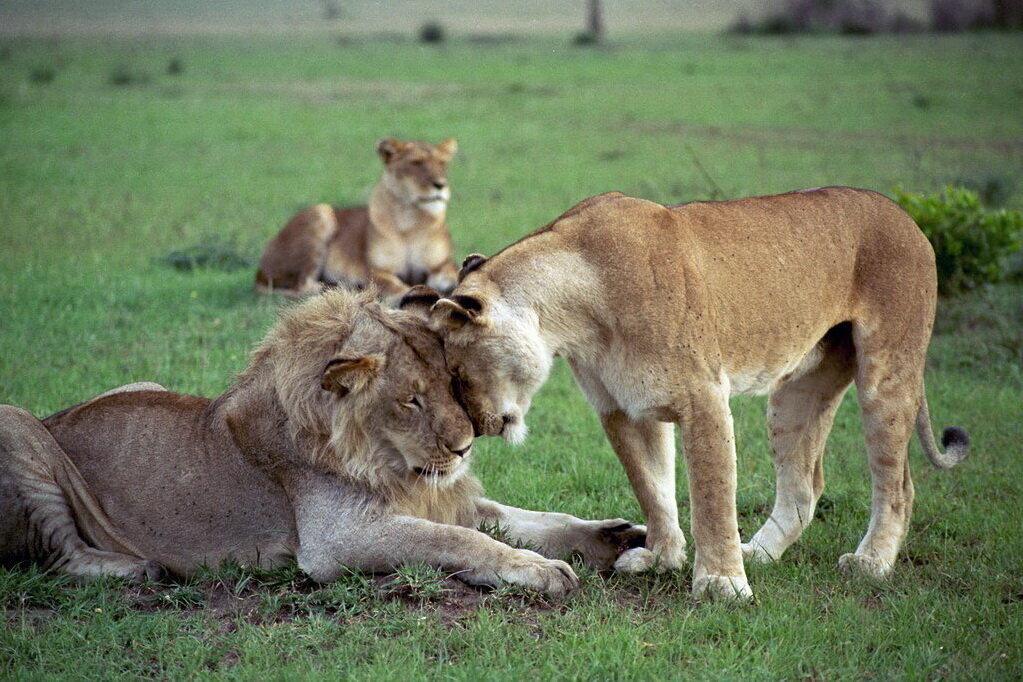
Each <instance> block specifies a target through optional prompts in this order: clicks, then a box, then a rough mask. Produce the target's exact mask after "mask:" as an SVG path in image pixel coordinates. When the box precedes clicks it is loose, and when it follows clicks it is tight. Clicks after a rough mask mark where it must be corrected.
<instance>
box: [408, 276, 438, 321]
mask: <svg viewBox="0 0 1023 682" xmlns="http://www.w3.org/2000/svg"><path fill="white" fill-rule="evenodd" d="M438 300H440V294H438V293H437V290H436V289H434V288H433V287H429V286H427V285H425V284H417V285H415V286H414V287H412V288H411V289H409V290H408V291H406V292H405V295H404V296H402V297H401V302H400V303H398V307H399V308H400V309H402V310H405V311H408V312H410V313H413V314H415V315H418V316H419V317H421V318H423V319H424V320H429V319H430V308H431V307H432V306H433V304H434V303H436V302H437V301H438Z"/></svg>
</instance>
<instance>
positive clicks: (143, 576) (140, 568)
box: [129, 559, 167, 583]
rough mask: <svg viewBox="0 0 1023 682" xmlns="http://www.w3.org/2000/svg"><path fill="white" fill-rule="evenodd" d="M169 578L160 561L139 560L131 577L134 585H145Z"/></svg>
mask: <svg viewBox="0 0 1023 682" xmlns="http://www.w3.org/2000/svg"><path fill="white" fill-rule="evenodd" d="M166 577H167V569H165V568H164V567H163V564H161V563H160V562H159V561H152V560H149V559H142V560H139V562H138V564H137V565H136V566H135V570H134V571H133V572H132V574H131V575H130V576H129V578H130V579H131V581H132V582H133V583H144V582H147V581H151V580H152V581H158V580H163V579H164V578H166Z"/></svg>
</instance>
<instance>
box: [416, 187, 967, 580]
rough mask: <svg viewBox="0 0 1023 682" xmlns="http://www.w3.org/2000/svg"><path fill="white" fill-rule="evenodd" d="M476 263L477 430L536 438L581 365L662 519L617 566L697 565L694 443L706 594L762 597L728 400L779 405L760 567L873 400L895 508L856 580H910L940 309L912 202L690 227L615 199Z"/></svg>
mask: <svg viewBox="0 0 1023 682" xmlns="http://www.w3.org/2000/svg"><path fill="white" fill-rule="evenodd" d="M470 261H471V265H469V266H468V267H466V268H464V269H463V274H462V278H461V281H460V284H459V285H458V286H457V287H456V289H455V290H454V292H453V294H452V296H451V298H450V299H442V300H441V301H440V302H439V303H438V305H437V306H436V309H435V315H436V316H437V317H438V318H439V319H438V322H439V323H440V324H442V325H443V326H445V327H446V328H447V332H446V348H447V350H446V352H447V354H448V359H449V364H452V366H453V367H455V368H456V371H459V372H462V373H463V377H464V378H465V379H466V380H467V381H469V382H470V384H476V386H475V387H472V386H469V387H468V388H467V389H466V390H465V391H464V392H465V394H466V395H467V399H466V400H467V407H468V409H469V412H470V416H471V417H472V418H473V420H474V422H476V424H477V427H478V429H479V430H481V431H482V432H484V433H491V434H497V433H503V435H505V436H506V437H510V438H512V439H520V438H521V437H522V436H524V432H525V429H524V424H523V422H522V417H523V415H524V413H525V411H526V410H527V409H528V406H529V400H530V398H531V396H532V393H533V392H534V391H535V390H536V388H538V387H539V385H540V384H541V383H542V382H543V380H544V378H545V377H546V372H547V369H548V368H549V363H550V358H551V357H552V356H554V355H563V356H565V357H566V358H567V359H568V361H569V363H570V365H571V367H572V369H573V371H574V373H575V375H576V378H577V380H578V383H579V385H580V387H581V388H582V389H583V391H584V393H585V394H586V396H587V398H588V400H589V401H590V403H591V405H593V407H594V409H595V410H596V411H597V412H598V413H599V414H600V416H601V420H602V423H603V425H604V428H605V430H606V431H607V434H608V437H609V439H610V441H611V443H612V445H613V446H614V448H615V451H616V453H617V454H618V456H619V458H620V459H621V460H622V463H623V464H624V466H625V468H626V471H627V472H628V474H629V477H630V481H631V482H632V484H633V487H634V489H635V490H636V493H637V496H638V497H639V500H640V503H641V505H642V506H643V509H644V512H645V513H646V514H647V522H648V526H649V542H648V548H649V549H650V550H651V551H647V550H643V549H637V550H634V551H633V552H631V553H629V554H627V555H624V556H623V557H622V559H621V560H620V561H619V564H618V566H619V568H623V569H627V570H629V569H631V570H643V569H646V568H649V567H650V566H651V565H652V564H653V563H654V562H655V561H659V565H660V566H662V567H669V568H670V567H677V566H679V565H681V564H682V563H683V562H684V561H685V551H684V550H685V540H684V538H683V536H682V532H681V530H680V529H679V527H678V515H677V509H676V504H675V489H674V457H675V455H674V444H673V439H672V436H671V426H670V424H671V423H677V424H679V425H680V427H681V429H682V433H683V441H684V443H685V456H686V465H687V469H688V472H689V484H690V499H691V501H692V525H693V533H694V535H695V537H696V541H697V552H696V563H695V579H694V590H695V591H696V592H697V593H700V592H702V591H704V590H707V589H710V590H711V591H713V592H726V593H732V592H733V591H734V592H735V593H738V594H740V595H742V596H747V595H748V594H749V593H750V592H749V587H748V584H747V582H746V578H745V574H744V571H743V565H742V556H741V555H740V543H739V535H738V527H737V520H736V513H735V485H736V483H735V476H736V473H735V444H734V434H733V430H732V420H731V414H730V411H729V406H728V398H729V396H731V395H736V394H742V393H748V394H770V395H771V401H770V406H769V409H768V422H769V431H770V437H771V444H772V450H773V453H774V457H775V462H776V465H777V468H778V474H779V480H778V498H777V501H776V505H775V509H774V512H773V513H772V517H771V519H770V520H769V521H768V522H767V523H766V524H765V526H764V527H763V528H762V529H761V530H760V531H759V532H758V533H757V534H756V535H755V536H754V538H753V539H752V540H751V542H750V543H749V544H748V545H746V546H744V547H743V550H744V551H745V552H746V553H747V555H749V556H752V557H755V558H758V559H764V560H769V559H772V558H777V557H778V556H780V554H781V553H782V552H783V551H784V550H785V548H786V547H788V546H789V544H791V542H793V541H794V540H795V539H796V538H797V537H798V535H799V534H800V532H801V531H802V529H803V528H804V527H805V526H806V524H807V523H808V522H809V520H810V519H811V518H812V516H813V508H814V505H815V504H816V501H817V499H818V497H819V496H820V493H821V489H822V487H823V474H822V468H821V458H822V456H823V448H824V443H825V440H826V438H827V434H828V431H829V430H830V426H831V421H832V419H833V417H834V412H835V409H837V406H838V404H839V403H840V402H841V398H842V395H843V394H844V393H845V390H846V389H847V388H848V386H849V385H850V384H851V383H852V382H853V381H854V380H855V382H856V383H857V385H858V387H859V396H860V402H861V406H862V410H863V414H864V422H865V432H866V436H867V443H868V451H869V454H870V459H871V466H872V470H873V474H874V491H875V504H874V512H873V518H872V520H871V524H870V530H869V532H868V534H867V536H866V537H865V538H864V540H863V542H862V543H861V545H860V547H859V549H858V550H857V552H856V553H855V554H852V555H847V556H846V557H844V558H843V562H844V563H845V564H849V565H856V566H857V567H860V568H863V569H865V570H867V571H868V572H871V573H874V574H886V573H887V572H888V571H889V570H890V568H891V566H892V563H893V561H894V559H895V555H896V553H897V551H898V547H899V545H900V543H901V541H902V539H903V536H904V534H905V531H906V528H907V526H908V519H909V511H910V507H911V503H912V495H913V493H912V483H911V481H910V479H909V471H908V468H907V467H906V446H907V442H908V440H909V437H910V435H911V433H912V431H913V426H914V422H916V421H918V417H919V416H921V415H923V416H924V417H925V416H926V401H925V399H924V393H923V372H924V360H925V356H926V350H927V344H928V341H929V339H930V333H931V327H932V324H933V319H934V309H935V300H936V278H935V268H934V255H933V251H932V250H931V247H930V245H929V244H928V242H927V240H926V238H925V237H924V236H923V234H922V233H921V232H920V230H919V229H918V228H917V226H916V225H915V224H914V223H913V221H912V219H910V218H909V216H908V215H906V213H905V212H904V211H902V210H901V209H900V208H898V207H897V206H896V205H895V204H894V203H892V202H890V201H889V200H887V199H885V198H884V197H882V196H880V195H877V194H875V193H872V192H868V191H864V190H855V189H849V188H822V189H817V190H805V191H802V192H794V193H790V194H784V195H778V196H771V197H759V198H752V199H743V200H739V201H729V202H699V203H692V204H686V205H682V206H677V207H664V206H661V205H659V204H654V203H651V202H647V201H643V200H640V199H633V198H630V197H626V196H624V195H620V194H609V195H602V196H599V197H595V198H593V199H589V200H587V201H584V202H582V203H581V204H579V205H578V206H576V207H575V208H573V209H570V210H569V211H568V212H567V213H566V214H565V215H563V216H562V217H561V218H559V219H558V220H556V221H555V222H554V223H552V224H551V225H549V226H547V227H546V228H544V229H542V230H539V231H537V232H536V233H534V234H532V235H530V236H529V237H526V238H525V239H523V240H521V241H520V242H518V243H516V244H514V245H512V246H510V247H508V248H507V249H505V250H504V251H502V252H500V253H499V254H497V255H496V256H494V257H493V258H491V259H489V260H484V259H481V258H475V259H473V258H470ZM470 261H467V263H469V262H470ZM511 365H516V366H517V369H515V370H514V371H513V368H512V367H511ZM523 368H531V369H526V370H524V369H523ZM923 422H924V419H920V420H919V423H920V424H923ZM925 431H926V433H925ZM918 432H919V433H920V435H921V439H922V441H923V442H924V445H925V450H927V451H928V454H929V455H931V456H932V459H935V460H936V461H937V462H938V463H943V464H945V465H950V464H951V463H954V461H957V458H958V457H959V456H961V455H964V454H965V443H958V444H957V448H958V449H957V450H956V451H955V452H953V453H950V457H949V459H947V460H943V459H941V457H942V455H940V453H937V450H936V448H935V447H934V443H933V435H932V434H931V432H930V424H929V421H927V423H926V429H923V428H922V427H921V428H918ZM955 435H956V437H957V438H958V437H959V436H960V434H958V433H956V434H955Z"/></svg>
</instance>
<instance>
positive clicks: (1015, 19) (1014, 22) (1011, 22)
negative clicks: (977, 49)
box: [994, 0, 1023, 29]
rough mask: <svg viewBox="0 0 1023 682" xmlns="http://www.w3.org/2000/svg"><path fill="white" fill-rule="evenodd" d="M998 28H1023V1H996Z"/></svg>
mask: <svg viewBox="0 0 1023 682" xmlns="http://www.w3.org/2000/svg"><path fill="white" fill-rule="evenodd" d="M994 10H995V19H994V23H995V26H996V27H997V28H1008V29H1012V28H1023V0H994Z"/></svg>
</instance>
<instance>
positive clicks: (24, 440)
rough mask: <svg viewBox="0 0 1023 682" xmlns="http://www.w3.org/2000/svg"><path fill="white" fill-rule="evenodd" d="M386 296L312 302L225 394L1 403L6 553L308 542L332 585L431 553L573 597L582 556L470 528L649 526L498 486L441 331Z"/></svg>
mask: <svg viewBox="0 0 1023 682" xmlns="http://www.w3.org/2000/svg"><path fill="white" fill-rule="evenodd" d="M371 298H372V296H371V295H369V294H366V295H361V296H359V297H356V296H353V295H351V294H346V293H343V292H330V293H328V294H326V295H324V296H322V297H317V298H316V299H314V300H311V301H309V302H307V303H306V304H304V305H303V306H300V307H298V308H296V309H295V310H294V311H293V312H291V313H290V314H288V315H287V316H285V317H284V318H283V319H282V320H281V322H280V323H279V324H278V325H277V327H276V328H275V329H274V330H273V331H272V332H271V333H270V335H269V336H268V337H267V339H266V340H264V342H263V343H262V345H261V346H260V347H259V348H258V349H257V350H256V351H255V353H254V354H253V359H252V361H251V363H250V365H249V367H248V368H247V369H246V370H245V371H244V372H243V373H242V374H241V375H240V376H239V378H238V381H237V383H236V384H235V385H234V386H233V387H232V388H230V389H229V390H228V391H227V392H226V393H224V394H223V395H222V396H220V397H219V398H216V399H214V400H207V399H204V398H197V397H194V396H187V395H180V394H176V393H171V392H167V391H164V390H161V388H162V387H159V386H156V385H152V384H147V385H133V386H128V387H124V388H123V389H122V390H118V391H115V392H111V393H110V394H104V395H103V396H100V397H97V398H95V399H93V400H90V401H88V402H86V403H83V404H81V405H78V406H75V407H72V408H70V409H68V410H65V411H63V412H60V413H58V414H56V415H53V416H52V417H49V418H47V419H45V420H43V421H39V420H37V419H35V418H34V417H32V416H31V415H30V414H28V413H27V412H25V411H24V410H21V409H19V408H16V407H12V406H6V405H5V406H0V559H2V560H3V561H4V562H5V563H10V562H16V561H21V560H26V559H29V560H35V561H38V562H40V563H42V564H43V565H44V566H47V567H52V568H55V569H57V570H62V571H64V572H67V573H71V574H75V575H108V574H113V575H122V576H128V577H133V578H141V577H145V576H153V575H156V574H158V573H159V571H160V570H161V569H169V570H170V571H171V572H173V573H175V574H188V573H190V572H192V571H193V570H195V568H196V567H198V566H200V565H213V566H215V565H217V564H218V563H220V562H221V561H223V560H225V559H236V560H238V561H240V562H243V563H245V564H252V565H261V566H266V567H270V566H275V565H279V564H280V563H282V562H284V561H287V560H288V559H289V558H290V557H292V556H294V557H296V558H297V560H298V565H299V567H300V568H302V569H303V570H304V571H305V572H306V573H308V574H309V575H310V576H311V577H313V578H314V579H316V580H320V581H324V580H330V579H333V578H334V577H336V576H337V575H338V573H339V572H340V571H341V570H342V569H343V567H349V568H353V569H363V570H371V571H375V570H390V569H393V568H395V567H396V566H398V565H401V564H403V563H408V562H420V561H422V562H425V563H427V564H429V565H433V566H436V567H439V568H442V569H445V570H450V571H453V572H460V575H461V577H463V578H464V579H466V580H467V581H468V582H472V583H486V584H495V583H496V582H498V581H500V580H507V581H510V582H513V583H517V584H521V585H525V586H527V587H531V588H534V589H538V590H542V591H545V592H548V593H551V594H562V593H564V592H565V591H567V590H569V589H571V588H572V587H574V586H575V584H576V578H575V576H574V575H573V574H572V572H571V569H569V568H568V566H567V565H565V564H563V563H562V562H560V561H551V560H548V559H546V558H543V557H541V556H540V555H539V554H536V553H534V552H529V551H526V550H516V549H512V548H511V547H508V546H507V545H504V544H502V543H500V542H497V541H496V540H493V539H492V538H490V537H488V536H486V535H484V534H482V533H480V532H478V531H476V530H474V528H475V527H476V526H477V525H479V524H481V523H488V524H497V525H500V526H503V527H505V528H506V529H507V530H508V531H509V534H510V536H511V537H521V538H526V539H528V540H530V541H533V542H535V546H536V547H538V548H539V549H541V550H544V551H548V552H549V553H563V552H571V551H579V552H582V553H583V554H584V555H585V556H587V558H588V559H589V560H590V561H592V562H593V563H594V564H595V565H610V563H611V562H613V561H614V558H615V556H616V555H617V552H616V551H615V547H616V543H619V544H620V543H622V542H628V541H629V540H630V539H632V540H635V538H637V537H639V536H640V535H641V534H642V528H639V527H634V526H631V525H629V524H624V525H623V522H621V521H620V520H611V521H606V522H599V521H583V520H580V519H576V518H574V517H569V516H566V515H563V514H545V513H540V512H529V511H525V510H518V509H514V508H511V507H505V506H503V505H498V504H497V503H494V502H491V501H489V500H485V499H483V498H482V497H481V495H482V488H481V486H480V485H479V482H478V481H477V480H476V479H475V478H474V477H472V475H471V474H469V472H468V463H467V461H468V459H469V455H470V453H469V448H470V445H471V443H472V436H473V434H472V427H471V424H470V422H469V420H468V419H467V417H466V416H465V413H464V412H463V411H462V408H461V407H460V406H459V404H458V403H457V402H456V400H455V398H454V396H453V395H452V393H451V385H450V376H449V374H448V373H447V369H446V366H445V364H444V358H443V354H442V349H441V346H440V343H439V340H438V339H437V337H436V335H435V334H434V333H432V332H430V331H429V329H427V328H426V326H425V324H424V323H423V322H422V320H420V319H419V318H417V317H415V316H414V315H411V314H409V313H405V312H398V311H391V312H386V311H383V310H381V309H380V308H379V306H377V305H375V304H372V303H371V302H370V300H371Z"/></svg>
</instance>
